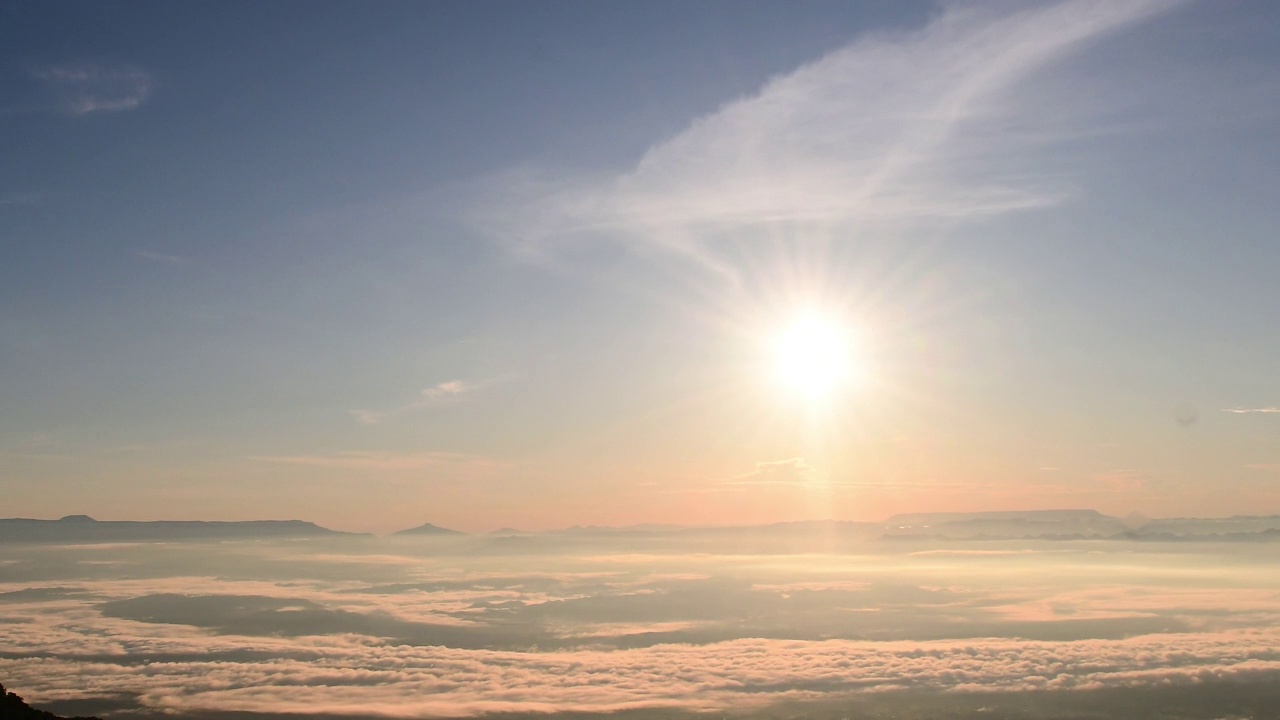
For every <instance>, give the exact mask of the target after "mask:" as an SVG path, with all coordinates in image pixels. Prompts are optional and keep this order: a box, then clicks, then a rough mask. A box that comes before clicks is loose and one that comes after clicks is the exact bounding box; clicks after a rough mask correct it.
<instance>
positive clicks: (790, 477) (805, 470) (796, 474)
mask: <svg viewBox="0 0 1280 720" xmlns="http://www.w3.org/2000/svg"><path fill="white" fill-rule="evenodd" d="M812 480H813V466H811V465H809V463H807V462H805V460H804V458H802V457H796V458H787V459H786V460H768V461H762V462H757V463H756V469H755V470H752V471H751V472H749V473H746V474H745V475H738V476H735V477H733V478H731V479H729V480H726V481H724V482H723V483H722V484H724V485H807V484H810V483H811V482H812Z"/></svg>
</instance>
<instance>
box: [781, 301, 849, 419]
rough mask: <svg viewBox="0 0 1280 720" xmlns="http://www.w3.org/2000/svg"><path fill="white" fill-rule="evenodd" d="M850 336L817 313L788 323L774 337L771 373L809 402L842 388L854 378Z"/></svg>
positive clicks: (826, 317)
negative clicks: (772, 371)
mask: <svg viewBox="0 0 1280 720" xmlns="http://www.w3.org/2000/svg"><path fill="white" fill-rule="evenodd" d="M855 349H856V348H855V343H854V338H853V333H852V332H851V329H850V328H848V327H847V326H846V325H845V324H844V323H842V322H840V321H839V320H838V319H836V318H834V317H830V316H824V315H821V314H818V313H804V314H802V315H799V316H798V317H796V318H794V319H792V320H791V322H790V323H788V324H787V325H786V326H785V327H784V328H783V329H782V330H781V331H780V332H779V333H778V334H777V335H776V336H775V338H774V341H773V361H774V371H775V372H776V373H777V376H778V379H780V380H781V381H782V383H783V385H784V386H786V387H787V388H789V389H790V390H791V391H792V392H794V393H795V394H797V395H799V396H801V397H803V398H804V399H806V400H809V401H817V400H823V399H826V398H830V397H832V396H833V395H835V394H836V393H837V392H838V391H840V390H842V389H844V388H845V387H846V386H848V384H849V383H850V381H852V380H853V379H854V378H855V376H856V375H857V358H856V354H855Z"/></svg>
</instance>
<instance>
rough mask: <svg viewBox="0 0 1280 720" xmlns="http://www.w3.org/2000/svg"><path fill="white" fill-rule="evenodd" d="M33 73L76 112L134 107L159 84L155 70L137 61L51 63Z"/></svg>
mask: <svg viewBox="0 0 1280 720" xmlns="http://www.w3.org/2000/svg"><path fill="white" fill-rule="evenodd" d="M31 75H32V76H33V77H35V78H36V79H38V80H41V81H43V82H44V83H45V84H47V85H48V86H49V88H50V89H51V90H52V92H53V93H54V95H55V97H56V98H57V100H58V104H59V106H60V108H61V109H62V110H63V111H64V112H67V113H70V114H72V115H90V114H95V113H111V112H121V111H124V110H134V109H136V108H138V107H139V106H141V105H142V103H143V102H144V101H146V99H147V98H148V97H149V96H150V95H151V90H152V88H153V86H154V84H155V80H154V78H153V77H152V75H151V73H149V72H147V71H146V70H143V69H142V68H140V67H138V66H136V65H103V64H95V63H80V64H66V65H51V66H48V67H44V68H39V69H36V70H33V71H32V72H31Z"/></svg>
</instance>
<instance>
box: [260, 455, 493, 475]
mask: <svg viewBox="0 0 1280 720" xmlns="http://www.w3.org/2000/svg"><path fill="white" fill-rule="evenodd" d="M250 459H251V460H254V461H256V462H263V463H272V464H276V465H298V466H304V467H313V468H329V469H337V470H360V471H382V472H404V471H414V470H434V471H439V470H450V471H455V472H457V471H465V472H487V471H491V470H497V469H499V468H502V467H504V465H503V464H502V463H500V462H497V461H494V460H490V459H488V458H485V457H481V456H479V455H467V454H465V453H450V452H427V453H389V452H341V453H333V454H330V455H257V456H254V457H252V458H250Z"/></svg>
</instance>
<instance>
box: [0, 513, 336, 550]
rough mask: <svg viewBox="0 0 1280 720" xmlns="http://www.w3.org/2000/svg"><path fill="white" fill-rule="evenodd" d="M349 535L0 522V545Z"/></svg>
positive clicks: (291, 528) (298, 529)
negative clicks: (6, 543)
mask: <svg viewBox="0 0 1280 720" xmlns="http://www.w3.org/2000/svg"><path fill="white" fill-rule="evenodd" d="M349 534H350V533H343V532H338V531H337V530H329V529H327V528H322V527H320V526H319V525H316V524H315V523H309V522H304V521H302V520H251V521H246V522H205V521H194V520H192V521H187V520H157V521H154V522H134V521H125V520H107V521H100V520H94V519H93V518H91V517H89V516H88V515H68V516H66V517H64V518H62V519H61V520H31V519H28V518H8V519H0V542H71V543H77V542H146V541H169V542H180V541H184V540H219V539H247V538H302V537H318V536H340V535H349Z"/></svg>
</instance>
